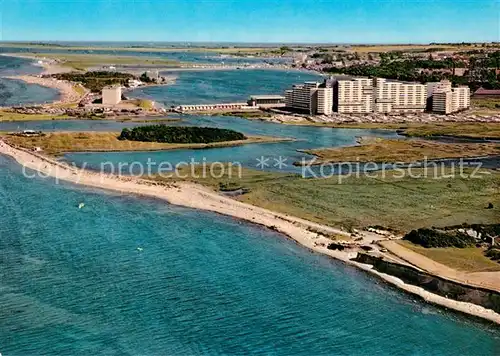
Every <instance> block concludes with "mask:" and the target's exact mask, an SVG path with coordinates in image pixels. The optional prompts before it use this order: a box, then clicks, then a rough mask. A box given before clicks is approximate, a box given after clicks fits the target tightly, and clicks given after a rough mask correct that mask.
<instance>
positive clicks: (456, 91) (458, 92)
mask: <svg viewBox="0 0 500 356" xmlns="http://www.w3.org/2000/svg"><path fill="white" fill-rule="evenodd" d="M452 92H453V100H452V107H453V111H460V110H465V109H468V108H469V107H470V88H469V87H468V86H465V85H461V86H459V87H456V88H453V89H452Z"/></svg>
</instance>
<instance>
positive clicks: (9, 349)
mask: <svg viewBox="0 0 500 356" xmlns="http://www.w3.org/2000/svg"><path fill="white" fill-rule="evenodd" d="M0 197H1V199H0V208H1V209H2V211H3V212H4V214H1V215H0V237H1V238H0V250H1V252H2V253H1V254H0V256H1V258H0V276H1V279H0V281H1V282H0V307H1V308H0V309H1V313H0V334H1V335H2V350H1V352H2V353H4V354H33V353H38V354H40V353H43V354H47V355H53V354H54V355H55V354H61V353H63V352H64V353H70V354H75V355H76V354H103V353H109V354H116V353H119V354H251V353H264V354H283V355H285V354H286V355H290V354H294V355H311V354H353V353H355V354H367V355H368V354H415V353H420V354H439V355H455V354H456V353H457V352H458V353H461V354H467V355H486V354H494V353H495V350H497V349H498V347H500V344H499V342H500V341H499V340H500V335H498V331H495V330H494V329H489V328H488V327H486V326H484V325H481V324H477V323H475V322H472V321H470V320H468V319H465V318H462V317H460V316H456V315H453V314H449V313H445V312H443V311H442V310H440V309H437V308H434V307H432V306H428V305H425V304H422V303H420V302H418V301H415V300H413V299H412V298H410V297H408V296H407V295H405V294H403V293H400V292H399V291H397V290H393V289H390V288H386V287H385V286H384V285H383V284H381V283H379V282H377V281H376V280H374V279H373V278H371V277H369V276H367V275H366V274H364V273H363V272H360V271H357V270H355V269H354V268H351V267H348V266H345V265H343V264H342V263H340V262H336V261H333V260H331V259H329V258H327V257H325V256H321V255H318V254H313V253H311V252H309V251H308V250H306V249H303V248H302V247H300V246H299V245H297V244H295V243H293V242H291V241H290V240H287V239H284V238H283V237H282V236H280V235H279V234H277V233H275V232H272V231H269V230H266V229H262V228H260V227H258V226H254V225H251V224H247V223H243V222H241V221H238V220H235V219H232V218H228V217H223V216H220V215H216V214H212V213H207V212H202V211H197V210H192V209H186V208H180V207H175V206H171V205H166V204H164V203H162V202H159V201H153V200H148V199H137V198H131V197H123V196H118V195H115V194H113V193H105V192H102V191H96V190H94V189H90V188H85V187H79V186H75V185H73V184H68V183H62V184H57V185H56V184H54V181H53V180H52V179H48V180H42V179H28V178H25V177H23V175H22V174H21V168H20V166H18V165H17V164H15V163H14V162H13V161H12V160H11V159H9V158H5V157H4V156H1V155H0ZM81 202H84V203H85V207H84V208H82V209H78V205H79V203H81Z"/></svg>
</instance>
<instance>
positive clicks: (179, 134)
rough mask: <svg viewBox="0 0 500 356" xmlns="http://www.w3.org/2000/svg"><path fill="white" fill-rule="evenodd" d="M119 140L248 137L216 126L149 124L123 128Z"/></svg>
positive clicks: (193, 140) (185, 140)
mask: <svg viewBox="0 0 500 356" xmlns="http://www.w3.org/2000/svg"><path fill="white" fill-rule="evenodd" d="M118 139H119V140H130V141H143V142H165V143H211V142H224V141H235V140H244V139H246V137H245V135H243V134H242V133H240V132H237V131H233V130H228V129H219V128H214V127H175V126H167V125H149V126H140V127H134V128H133V129H127V128H125V129H123V130H122V132H121V134H120V136H119V137H118Z"/></svg>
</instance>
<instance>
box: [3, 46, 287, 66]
mask: <svg viewBox="0 0 500 356" xmlns="http://www.w3.org/2000/svg"><path fill="white" fill-rule="evenodd" d="M115 45H117V46H121V45H123V44H121V45H120V44H115ZM83 46H89V47H92V46H93V45H92V44H84V45H83ZM110 46H111V47H112V45H110ZM35 51H36V52H37V53H40V54H44V53H46V54H51V53H52V54H53V53H63V54H66V53H70V54H96V55H115V56H137V57H155V58H163V59H169V60H174V61H179V62H185V63H194V64H226V65H245V64H261V63H264V62H265V63H273V64H281V63H285V62H290V61H291V59H290V58H268V57H267V58H266V57H253V58H252V57H235V56H227V55H221V54H218V53H215V52H212V51H205V50H203V49H202V48H200V49H197V50H192V49H191V50H185V51H183V50H178V51H168V52H158V51H147V50H146V51H126V50H125V51H123V50H121V51H120V50H110V49H109V48H105V47H103V48H102V49H97V48H96V49H93V50H80V49H68V48H64V47H61V48H37V49H36V50H35ZM32 52H34V50H33V48H26V47H22V46H19V47H5V48H0V53H20V54H22V53H32Z"/></svg>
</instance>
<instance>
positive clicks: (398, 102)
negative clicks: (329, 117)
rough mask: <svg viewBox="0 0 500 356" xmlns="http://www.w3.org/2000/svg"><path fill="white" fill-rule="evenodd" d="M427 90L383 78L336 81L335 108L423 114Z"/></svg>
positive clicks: (340, 110) (423, 87) (337, 109)
mask: <svg viewBox="0 0 500 356" xmlns="http://www.w3.org/2000/svg"><path fill="white" fill-rule="evenodd" d="M426 99H427V96H426V87H425V85H422V84H418V83H406V82H398V81H393V80H387V79H383V78H375V79H370V78H353V79H348V80H339V81H338V82H337V85H336V90H335V99H334V101H335V105H334V106H335V109H336V111H338V112H340V113H370V112H380V113H391V112H400V113H401V112H423V111H424V110H425V106H426Z"/></svg>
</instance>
